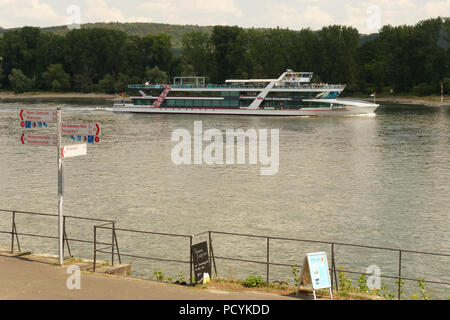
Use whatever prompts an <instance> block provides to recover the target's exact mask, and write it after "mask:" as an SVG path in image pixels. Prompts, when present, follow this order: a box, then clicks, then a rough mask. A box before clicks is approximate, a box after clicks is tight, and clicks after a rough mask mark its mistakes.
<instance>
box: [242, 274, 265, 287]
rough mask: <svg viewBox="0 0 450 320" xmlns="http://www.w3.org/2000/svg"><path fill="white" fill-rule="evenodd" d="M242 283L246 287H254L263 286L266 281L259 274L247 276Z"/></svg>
mask: <svg viewBox="0 0 450 320" xmlns="http://www.w3.org/2000/svg"><path fill="white" fill-rule="evenodd" d="M242 285H243V286H244V287H247V288H255V287H262V286H265V285H266V282H265V281H264V280H263V279H262V278H261V277H260V276H248V277H247V278H246V279H245V280H244V281H243V282H242Z"/></svg>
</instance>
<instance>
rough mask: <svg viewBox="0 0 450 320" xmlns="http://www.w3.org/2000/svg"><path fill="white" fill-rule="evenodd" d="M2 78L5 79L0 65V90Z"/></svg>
mask: <svg viewBox="0 0 450 320" xmlns="http://www.w3.org/2000/svg"><path fill="white" fill-rule="evenodd" d="M4 77H5V75H4V74H3V68H2V65H1V64H0V88H1V87H2V82H3V78H4Z"/></svg>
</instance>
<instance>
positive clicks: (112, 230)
mask: <svg viewBox="0 0 450 320" xmlns="http://www.w3.org/2000/svg"><path fill="white" fill-rule="evenodd" d="M115 230H116V223H115V222H113V224H112V229H111V265H112V266H114V246H115V238H114V232H115Z"/></svg>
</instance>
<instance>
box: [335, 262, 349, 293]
mask: <svg viewBox="0 0 450 320" xmlns="http://www.w3.org/2000/svg"><path fill="white" fill-rule="evenodd" d="M337 272H338V279H339V280H338V281H339V289H340V290H342V291H352V290H353V287H352V280H351V279H350V278H347V276H346V275H345V272H344V267H342V266H339V268H338V270H337Z"/></svg>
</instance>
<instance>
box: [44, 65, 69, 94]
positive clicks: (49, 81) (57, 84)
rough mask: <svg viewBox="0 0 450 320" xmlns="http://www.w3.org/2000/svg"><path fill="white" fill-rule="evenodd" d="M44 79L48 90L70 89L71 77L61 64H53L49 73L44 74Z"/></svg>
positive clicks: (49, 68) (48, 70)
mask: <svg viewBox="0 0 450 320" xmlns="http://www.w3.org/2000/svg"><path fill="white" fill-rule="evenodd" d="M42 79H43V81H44V83H45V84H46V89H51V90H53V91H62V90H67V89H69V88H70V76H69V74H68V73H66V72H65V71H64V69H63V66H62V65H61V64H51V65H50V66H49V67H48V69H47V71H45V72H44V73H42Z"/></svg>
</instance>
